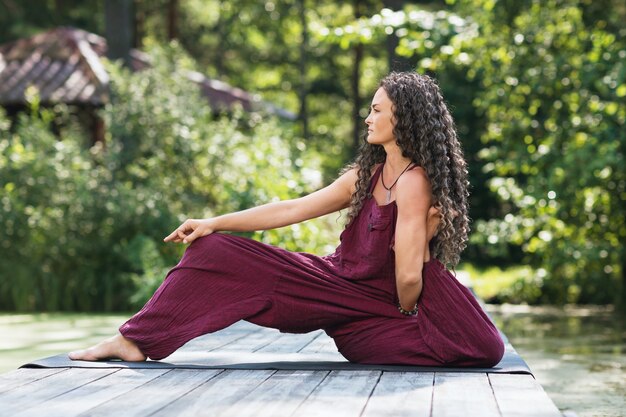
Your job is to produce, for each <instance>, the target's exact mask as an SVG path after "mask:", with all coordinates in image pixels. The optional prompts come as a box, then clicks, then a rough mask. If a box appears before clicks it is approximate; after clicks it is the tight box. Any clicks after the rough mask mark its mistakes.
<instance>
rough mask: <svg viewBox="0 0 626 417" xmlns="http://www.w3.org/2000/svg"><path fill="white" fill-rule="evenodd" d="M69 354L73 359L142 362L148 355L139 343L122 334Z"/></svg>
mask: <svg viewBox="0 0 626 417" xmlns="http://www.w3.org/2000/svg"><path fill="white" fill-rule="evenodd" d="M67 356H69V358H70V359H71V360H73V361H77V360H80V361H97V360H102V359H121V360H123V361H128V362H141V361H145V360H146V355H144V354H143V353H142V352H141V350H139V348H138V347H137V345H136V344H135V343H134V342H133V341H132V340H130V339H126V338H125V337H124V336H122V335H121V334H118V335H115V336H113V337H111V338H109V339H106V340H104V341H102V342H100V343H98V344H97V345H95V346H92V347H90V348H88V349H85V350H77V351H74V352H70V353H69V354H68V355H67Z"/></svg>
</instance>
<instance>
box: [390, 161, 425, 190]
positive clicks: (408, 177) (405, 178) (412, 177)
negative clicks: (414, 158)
mask: <svg viewBox="0 0 626 417" xmlns="http://www.w3.org/2000/svg"><path fill="white" fill-rule="evenodd" d="M396 192H397V193H398V195H404V196H424V195H428V196H430V194H431V186H430V180H429V179H428V175H427V174H426V170H425V169H424V168H423V167H421V166H415V167H413V168H411V169H409V170H408V171H406V172H405V173H404V174H403V175H401V176H400V178H398V183H397V184H396Z"/></svg>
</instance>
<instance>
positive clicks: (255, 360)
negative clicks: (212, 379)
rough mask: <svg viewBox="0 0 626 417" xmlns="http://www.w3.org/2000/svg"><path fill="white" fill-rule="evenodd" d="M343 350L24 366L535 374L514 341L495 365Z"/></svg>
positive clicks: (63, 360) (54, 360)
mask: <svg viewBox="0 0 626 417" xmlns="http://www.w3.org/2000/svg"><path fill="white" fill-rule="evenodd" d="M338 358H341V356H339V354H337V355H333V354H327V353H310V354H302V353H286V354H284V353H260V352H228V351H226V352H198V351H191V352H184V351H181V352H177V353H175V354H174V355H172V356H170V357H168V358H166V359H165V360H162V361H151V360H148V361H145V362H124V361H117V360H109V361H98V362H88V361H72V360H70V359H69V358H68V357H67V354H59V355H55V356H50V357H47V358H43V359H38V360H35V361H33V362H30V363H27V364H25V365H22V366H21V368H130V369H146V368H149V369H270V370H322V371H323V370H329V371H333V370H381V371H389V372H480V373H506V374H532V373H531V372H530V369H529V368H528V365H527V364H526V362H524V360H523V359H522V358H521V357H520V356H519V355H518V354H517V353H516V352H515V350H514V349H513V348H512V347H511V345H510V344H507V350H506V352H505V354H504V357H503V358H502V360H501V361H500V363H499V364H498V365H497V366H495V367H493V368H456V367H431V366H404V365H362V364H355V363H350V362H348V361H346V360H341V359H339V360H338Z"/></svg>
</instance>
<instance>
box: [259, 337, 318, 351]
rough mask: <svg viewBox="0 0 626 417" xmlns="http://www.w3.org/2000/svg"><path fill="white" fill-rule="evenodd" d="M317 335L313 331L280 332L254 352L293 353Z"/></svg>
mask: <svg viewBox="0 0 626 417" xmlns="http://www.w3.org/2000/svg"><path fill="white" fill-rule="evenodd" d="M316 336H317V335H316V334H314V333H302V334H288V333H281V334H280V335H279V337H278V338H276V339H273V340H272V341H271V342H270V343H269V344H267V345H265V346H263V347H262V348H260V349H258V350H256V352H268V353H294V352H299V351H300V350H301V349H302V348H303V347H305V346H306V345H308V344H309V343H311V341H312V340H313V339H315V337H316Z"/></svg>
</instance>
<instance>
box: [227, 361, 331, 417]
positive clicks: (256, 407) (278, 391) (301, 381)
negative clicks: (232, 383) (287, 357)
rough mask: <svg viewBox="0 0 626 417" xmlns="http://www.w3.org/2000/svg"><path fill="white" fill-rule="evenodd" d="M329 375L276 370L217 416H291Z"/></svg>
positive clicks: (317, 372)
mask: <svg viewBox="0 0 626 417" xmlns="http://www.w3.org/2000/svg"><path fill="white" fill-rule="evenodd" d="M328 373H329V372H328V371H278V372H276V373H275V374H273V375H272V376H271V377H270V378H268V379H267V380H265V381H264V382H263V383H262V384H260V385H258V386H257V387H256V389H254V390H253V391H251V392H250V393H249V394H248V395H247V396H246V397H244V398H243V399H242V400H240V401H239V402H237V403H236V404H234V405H233V406H232V407H230V408H228V409H226V410H225V411H224V413H223V414H220V415H222V416H233V417H247V416H253V417H260V416H271V417H281V416H291V415H292V414H294V411H295V410H296V408H298V406H299V405H300V404H301V403H302V402H303V401H304V400H305V399H306V398H307V397H308V396H309V395H310V394H311V392H312V391H313V390H314V389H315V388H316V387H317V386H318V385H319V384H320V383H321V382H322V381H323V380H324V378H326V376H327V375H328Z"/></svg>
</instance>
